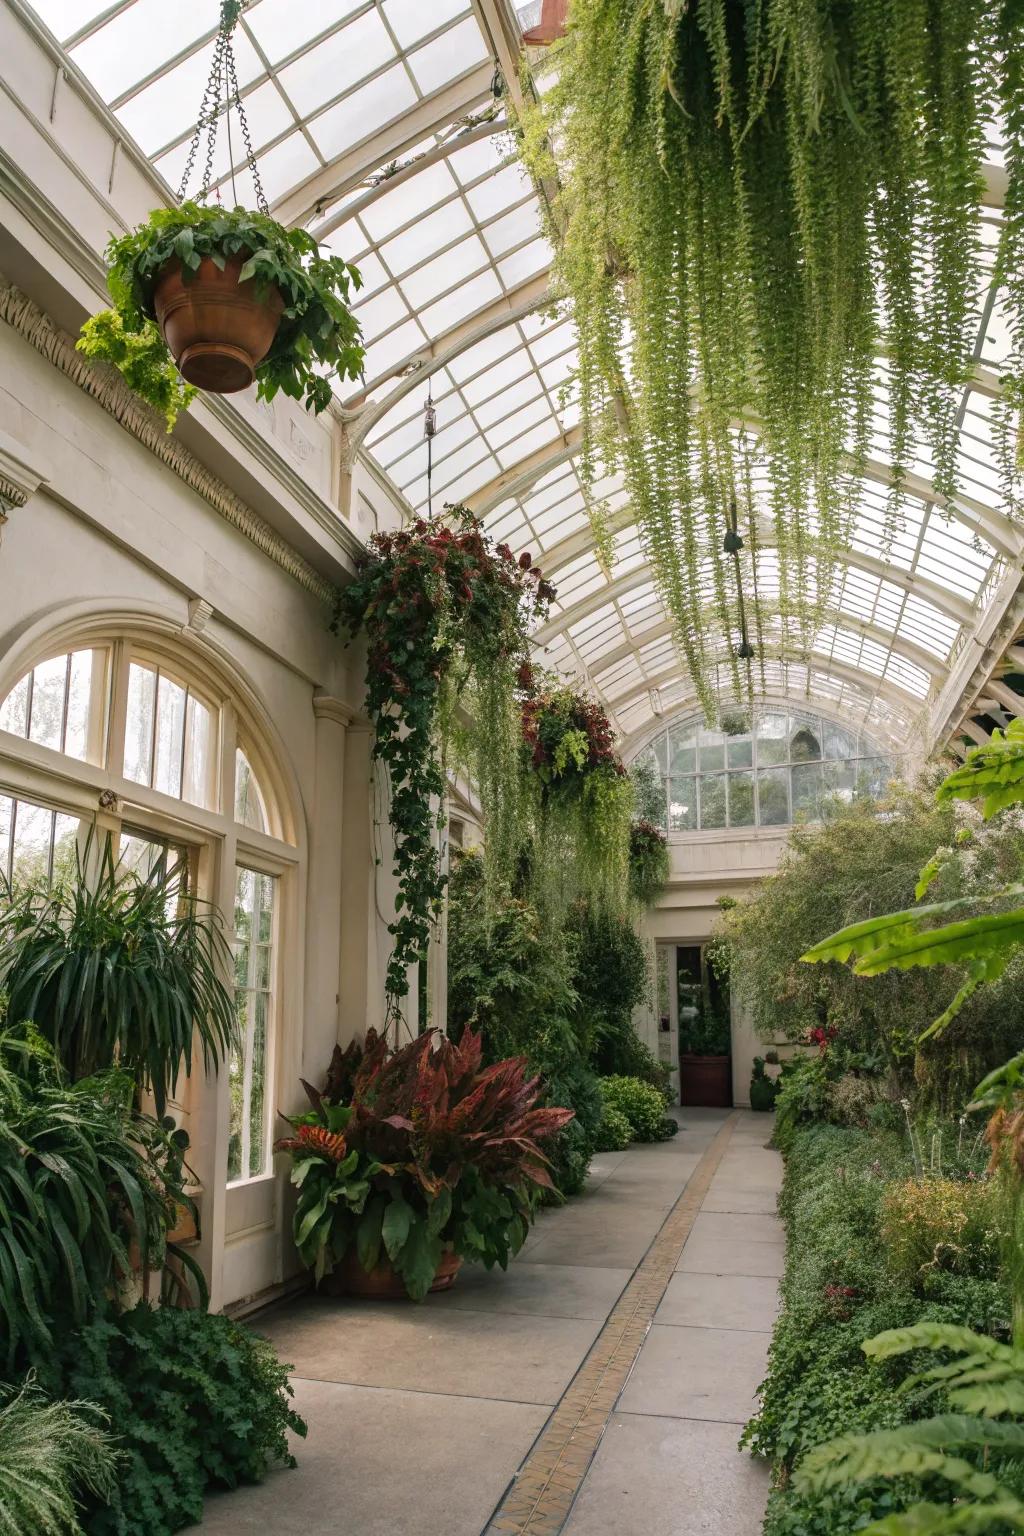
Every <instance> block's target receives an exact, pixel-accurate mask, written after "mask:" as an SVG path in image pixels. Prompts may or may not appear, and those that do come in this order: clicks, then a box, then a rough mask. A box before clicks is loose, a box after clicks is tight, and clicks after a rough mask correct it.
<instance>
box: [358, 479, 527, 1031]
mask: <svg viewBox="0 0 1024 1536" xmlns="http://www.w3.org/2000/svg"><path fill="white" fill-rule="evenodd" d="M553 596H554V588H553V587H552V586H551V585H550V583H549V582H547V581H546V580H545V579H544V576H543V574H542V572H541V571H540V570H539V569H538V568H537V567H536V566H535V565H533V564H532V562H531V558H530V556H529V554H527V553H524V554H522V555H520V557H519V559H518V560H516V558H515V556H514V555H513V553H512V551H511V549H509V547H508V545H507V544H498V545H495V543H494V541H493V540H492V539H491V538H490V537H489V536H488V535H487V534H486V533H485V532H484V530H483V528H482V527H481V525H480V523H479V522H478V521H477V519H476V518H475V517H474V516H473V514H472V513H471V512H470V511H468V510H467V509H466V508H465V507H461V506H452V507H447V508H446V509H445V511H444V512H443V513H442V514H441V515H440V516H439V517H437V518H435V519H434V520H433V521H432V522H427V521H425V520H424V519H422V518H417V519H416V521H415V522H414V523H412V524H411V525H410V526H409V527H408V528H405V529H402V530H400V531H399V532H397V533H380V534H375V535H374V537H373V538H372V539H371V540H370V548H369V553H368V554H367V556H366V558H365V559H364V560H363V562H362V564H361V566H360V569H359V572H358V574H357V576H356V578H355V580H354V581H353V582H352V583H351V585H350V586H348V587H347V588H346V589H345V590H344V592H343V593H342V594H341V597H340V598H339V602H338V606H337V610H336V614H335V628H336V630H339V631H341V632H343V633H345V634H346V635H348V636H349V637H350V638H352V637H354V636H356V635H357V634H359V633H360V632H362V631H365V633H366V639H367V661H366V688H367V709H368V712H369V714H370V717H371V719H372V720H373V724H374V732H375V734H374V746H373V754H374V758H375V759H376V761H377V762H379V763H381V764H382V765H383V766H384V768H385V769H386V771H387V774H388V777H389V780H390V809H389V816H390V821H391V827H392V831H393V833H394V845H395V853H394V867H395V872H396V874H397V876H398V900H397V912H396V916H395V919H394V921H393V922H392V923H391V924H390V927H389V931H390V933H391V934H392V936H393V938H394V941H395V942H394V948H393V950H392V953H391V958H390V960H389V962H388V970H387V978H386V992H387V999H388V1010H389V1017H391V1016H394V1015H395V1014H397V1013H398V1012H400V1008H401V1000H402V998H403V997H405V996H406V994H407V992H408V989H409V982H408V967H409V966H410V965H411V964H412V963H413V962H414V961H416V960H418V959H419V958H420V956H421V955H422V954H423V952H424V951H425V950H426V947H427V943H428V941H429V937H430V930H431V923H432V921H433V919H434V918H435V916H436V915H437V914H438V912H439V911H440V907H441V902H442V898H443V896H444V888H445V878H444V875H443V872H442V868H441V860H440V856H439V851H438V848H437V846H436V838H435V836H434V832H435V828H436V825H437V811H436V809H435V807H436V806H437V803H438V801H439V800H440V799H441V797H443V795H444V793H445V787H446V773H445V770H446V766H447V764H446V754H447V750H448V747H449V745H450V744H452V743H453V741H454V738H455V736H456V734H458V735H459V737H460V741H461V752H462V755H463V757H464V759H465V766H466V767H467V769H468V771H469V773H470V775H471V777H472V779H473V781H474V783H475V785H476V787H477V790H478V792H479V794H480V797H481V802H482V805H483V809H484V815H485V818H486V821H487V827H488V850H489V854H490V858H489V861H488V862H489V865H490V866H491V867H492V868H493V869H494V870H495V871H496V873H503V872H504V871H505V866H506V864H507V861H508V859H510V858H511V857H512V850H514V849H515V848H516V847H517V846H518V832H517V821H518V817H517V807H518V787H519V781H520V764H519V717H518V708H517V702H516V700H517V689H518V686H519V680H520V676H521V673H522V669H523V668H524V666H527V665H528V664H527V662H526V655H527V649H528V644H529V639H528V636H529V626H530V624H531V623H534V622H537V621H538V620H542V619H543V618H544V616H545V614H546V613H547V607H548V604H549V602H550V601H551V599H552V597H553ZM465 701H469V702H470V704H471V708H470V710H469V711H462V710H461V705H462V704H463V702H465ZM460 713H463V714H465V713H469V714H471V720H470V723H469V725H468V727H467V726H466V725H465V721H463V723H462V725H461V726H460V728H459V730H458V732H456V725H457V721H458V717H459V715H460Z"/></svg>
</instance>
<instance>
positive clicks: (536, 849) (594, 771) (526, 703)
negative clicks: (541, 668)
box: [522, 669, 634, 915]
mask: <svg viewBox="0 0 1024 1536" xmlns="http://www.w3.org/2000/svg"><path fill="white" fill-rule="evenodd" d="M522 681H523V683H524V684H525V685H526V686H525V689H524V691H525V694H526V696H525V698H524V700H523V705H522V719H523V749H522V750H523V761H524V764H525V767H526V770H527V779H528V785H529V802H530V804H531V805H532V809H533V820H534V828H533V842H532V850H531V859H532V864H533V873H534V884H535V889H536V893H537V896H538V899H539V901H540V903H541V905H542V907H547V908H552V909H556V910H557V909H559V908H561V909H562V910H563V911H564V910H565V908H566V907H567V906H568V905H569V904H570V903H571V902H572V901H574V900H582V901H584V902H586V903H587V904H588V905H589V906H590V908H591V909H592V910H593V911H594V912H595V913H597V914H601V915H616V914H621V913H622V912H624V911H625V908H626V904H627V900H628V890H629V854H630V822H631V818H632V814H633V804H634V789H633V783H632V780H631V779H630V778H629V775H628V774H627V773H626V770H625V768H624V767H623V765H622V761H621V759H620V757H619V755H618V753H617V752H616V750H615V737H614V732H613V730H612V724H611V721H610V720H609V719H608V716H607V714H606V713H605V711H604V709H603V708H602V706H601V705H600V704H598V703H597V701H596V700H595V699H591V698H588V697H587V695H586V694H583V693H581V692H579V690H578V689H576V688H574V687H573V686H572V685H571V684H568V683H562V682H560V681H559V680H558V679H557V678H556V677H554V676H552V675H549V674H545V673H539V672H536V671H534V670H533V669H531V671H530V674H529V676H528V677H524V678H523V679H522Z"/></svg>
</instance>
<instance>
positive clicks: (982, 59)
mask: <svg viewBox="0 0 1024 1536" xmlns="http://www.w3.org/2000/svg"><path fill="white" fill-rule="evenodd" d="M1022 57H1024V7H1021V6H1020V5H1019V4H1014V3H1008V0H746V3H744V4H742V5H741V4H737V3H736V0H700V3H696V4H682V3H680V0H573V3H572V6H571V8H570V13H569V29H568V34H567V37H566V39H565V41H564V43H563V44H561V45H560V47H559V49H558V54H557V70H556V71H555V74H556V78H555V80H554V84H553V85H552V84H550V81H545V88H546V89H545V95H544V97H543V107H542V108H539V109H538V110H537V111H536V112H534V113H528V114H527V116H526V117H525V119H524V120H523V121H522V123H521V124H520V131H521V143H522V147H523V152H524V155H525V158H526V160H527V162H528V163H529V164H530V165H531V167H532V168H533V170H534V171H535V172H536V173H537V174H539V175H541V176H543V177H545V179H546V185H547V186H548V187H550V186H552V185H553V183H554V181H555V179H556V178H558V177H561V179H562V188H563V190H562V192H561V194H560V195H558V196H556V197H555V200H554V205H553V209H552V213H553V225H554V234H555V239H556V258H555V275H556V278H557V281H558V284H559V285H560V287H561V288H562V290H563V291H564V292H565V293H566V294H567V295H568V296H569V297H571V299H572V301H573V310H574V315H575V320H576V324H577V327H578V330H579V342H580V364H579V379H580V388H581V395H582V410H583V426H584V432H585V450H584V463H585V466H590V467H592V466H593V465H594V464H595V463H596V462H597V461H598V459H600V460H601V461H602V462H604V463H605V464H614V465H619V466H621V467H622V468H624V470H625V474H626V478H627V483H628V488H629V492H630V496H631V499H632V503H633V506H634V508H635V511H636V516H637V521H638V525H639V528H640V531H641V535H642V538H643V541H644V544H645V547H646V552H647V555H648V558H649V560H650V562H651V564H652V567H653V571H654V574H655V577H656V581H657V585H658V588H659V591H660V594H661V596H662V599H663V601H664V602H665V604H666V606H667V608H668V611H669V613H670V615H671V617H672V619H673V620H674V622H675V627H676V631H677V634H678V638H679V641H680V644H681V648H682V650H683V651H684V653H685V656H686V660H687V662H688V665H689V669H690V671H691V673H692V675H693V677H694V680H695V683H696V685H697V689H698V693H699V695H700V697H701V699H702V701H703V703H704V705H705V707H706V708H708V709H709V710H710V709H713V704H714V700H713V698H712V685H711V675H712V673H711V659H712V656H713V654H714V650H715V649H717V648H718V647H719V646H720V644H721V640H722V635H721V634H720V635H717V636H716V635H715V634H714V632H713V631H710V632H709V627H708V625H707V622H706V617H705V616H704V615H702V612H701V608H702V605H703V604H704V603H705V602H706V597H705V596H704V594H706V593H707V592H708V589H709V584H710V589H711V590H712V592H713V594H714V605H715V609H716V611H717V615H718V623H719V627H720V629H721V631H722V632H723V633H724V635H725V636H726V637H727V638H728V640H729V641H730V643H731V650H732V654H733V656H734V657H736V656H737V652H738V651H739V647H738V645H737V622H736V616H737V610H738V599H739V590H738V577H737V571H736V569H735V568H731V567H730V564H729V562H728V561H727V560H726V559H725V558H724V554H725V551H724V550H723V542H724V540H725V538H726V535H727V533H728V530H729V526H730V518H731V516H732V507H733V502H734V498H735V500H736V502H738V504H739V505H738V512H739V518H738V523H739V531H740V534H741V535H743V536H744V537H745V540H746V550H745V553H744V557H743V558H744V561H745V563H746V569H747V572H748V573H749V574H750V575H751V576H754V575H756V572H755V571H754V570H753V554H752V549H751V544H752V542H753V541H756V530H755V528H754V526H753V525H754V521H755V520H754V517H753V510H754V509H753V506H752V505H751V504H750V497H749V490H750V479H749V475H748V472H747V459H748V455H749V453H750V451H751V446H752V443H751V440H748V441H747V442H746V443H744V441H743V433H742V431H741V424H745V426H746V428H747V430H748V433H752V434H754V435H755V436H756V439H757V454H758V456H759V457H761V456H763V459H764V463H765V470H766V486H767V502H768V508H767V510H768V511H769V513H770V517H771V519H772V521H773V522H774V532H773V541H774V542H775V543H776V544H777V546H778V556H779V575H778V587H779V602H780V607H781V609H782V610H783V611H784V612H785V613H788V614H790V615H792V625H793V631H792V633H794V634H795V636H796V638H797V640H798V641H799V643H800V644H801V645H802V646H804V647H808V646H809V645H810V642H811V639H812V637H813V634H814V631H815V629H816V627H817V625H818V623H819V622H820V619H821V615H822V613H823V611H824V609H825V607H826V605H827V602H828V598H829V587H830V584H831V572H832V567H833V563H834V561H835V558H836V555H837V553H838V552H839V551H840V550H841V549H842V548H843V547H844V545H845V544H846V543H847V541H848V538H849V533H850V518H851V510H852V505H853V496H854V494H855V489H856V484H857V479H858V475H859V473H860V472H861V470H862V469H863V465H864V459H865V457H866V455H867V453H868V449H869V446H873V444H874V443H877V441H878V439H879V438H881V439H882V440H883V441H884V446H885V451H886V454H887V457H888V458H889V460H890V461H891V464H892V492H891V496H890V501H889V516H888V526H887V529H886V533H885V540H886V541H889V540H891V539H892V537H893V536H894V534H895V532H896V530H897V528H898V526H899V518H900V501H901V495H902V494H903V490H904V485H905V479H906V475H907V473H908V471H909V470H910V468H911V466H912V464H913V463H914V461H915V459H916V458H917V456H918V453H919V451H921V450H923V451H924V452H925V453H926V454H927V455H928V456H930V457H931V459H932V461H933V463H934V472H933V479H934V483H935V488H936V490H937V491H938V492H939V493H940V495H949V494H951V493H952V492H953V490H954V486H955V480H956V462H955V460H956V441H957V409H958V404H959V400H960V396H961V391H962V389H963V386H964V385H965V383H966V381H967V379H968V377H969V375H970V371H971V367H972V362H973V359H972V351H971V349H972V346H973V342H974V338H975V336H976V334H977V330H978V321H979V299H980V297H981V295H980V293H979V285H978V277H979V271H980V270H982V262H981V254H982V223H981V218H980V205H981V196H982V191H983V183H982V176H981V163H982V158H983V146H984V139H985V133H986V125H987V124H990V123H991V122H992V121H993V120H998V121H999V122H1000V131H1003V132H1005V133H1006V135H1007V136H1008V145H1007V153H1006V167H1007V175H1008V186H1007V191H1006V198H1005V208H1006V213H1005V219H1004V235H1003V243H1002V247H1001V249H1000V252H999V256H998V270H999V272H1000V274H1001V276H1002V278H1003V280H1004V282H1005V284H1006V291H1007V294H1008V297H1009V325H1010V330H1011V333H1012V336H1013V338H1014V343H1015V352H1014V356H1013V359H1012V362H1011V366H1010V368H1009V370H1008V371H1009V377H1008V379H1007V381H1006V384H1005V387H1004V398H1003V405H1002V409H1001V412H1000V413H999V420H1000V422H1001V427H1000V431H1001V436H1002V444H1001V449H1000V460H1001V463H1002V466H1003V471H1004V480H1005V489H1006V491H1007V494H1008V498H1009V500H1010V502H1011V505H1012V506H1013V507H1016V484H1017V468H1018V466H1017V464H1016V461H1015V457H1014V451H1013V438H1014V430H1015V423H1014V421H1013V420H1012V419H1011V418H1012V417H1013V416H1014V415H1015V414H1016V412H1017V411H1018V409H1019V406H1020V404H1021V398H1022V390H1021V385H1020V382H1019V381H1020V378H1021V377H1022V376H1024V370H1022V367H1021V362H1022V342H1024V279H1022V278H1021V275H1020V274H1021V273H1022V272H1024V261H1022V255H1024V190H1022V189H1024V171H1022V165H1024V162H1022V144H1024V139H1022V129H1024V75H1022V70H1024V66H1022V64H1021V58H1022ZM548 86H550V88H548ZM551 143H554V144H556V145H557V146H558V164H557V166H556V164H555V162H554V160H553V158H552V154H551V150H550V148H549V146H550V144H551ZM880 383H882V384H884V386H885V390H886V394H887V404H885V405H884V406H883V408H882V410H880V411H879V410H878V409H877V408H876V405H875V400H874V395H875V393H876V392H877V390H878V388H879V384H880ZM876 451H877V450H876ZM744 586H745V587H746V586H747V581H746V579H745V578H744ZM748 596H749V588H748ZM755 608H756V595H755ZM758 635H759V636H760V624H759V623H758ZM735 681H736V679H734V682H735ZM747 683H748V686H749V685H750V678H749V674H748V678H747Z"/></svg>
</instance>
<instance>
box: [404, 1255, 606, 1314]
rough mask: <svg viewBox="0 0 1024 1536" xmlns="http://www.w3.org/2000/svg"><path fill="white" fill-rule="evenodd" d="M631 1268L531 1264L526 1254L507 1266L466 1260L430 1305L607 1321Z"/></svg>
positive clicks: (443, 1307) (432, 1299) (431, 1306)
mask: <svg viewBox="0 0 1024 1536" xmlns="http://www.w3.org/2000/svg"><path fill="white" fill-rule="evenodd" d="M632 1273H633V1271H632V1269H631V1268H624V1269H606V1268H601V1267H600V1266H598V1265H596V1264H594V1265H583V1264H581V1265H571V1264H532V1263H530V1262H528V1260H526V1259H524V1258H522V1257H520V1258H519V1259H518V1260H517V1261H516V1262H515V1263H513V1264H512V1265H510V1267H509V1269H508V1270H507V1271H505V1272H502V1270H500V1269H491V1270H487V1269H482V1268H480V1267H479V1266H478V1265H475V1264H474V1265H472V1266H467V1265H464V1266H463V1267H462V1269H461V1270H460V1271H459V1278H458V1280H457V1281H456V1283H455V1285H454V1286H453V1288H452V1289H451V1290H450V1291H448V1292H446V1293H445V1294H444V1295H438V1296H428V1297H427V1301H426V1305H427V1307H429V1308H431V1309H434V1308H436V1309H438V1310H445V1311H450V1312H458V1311H468V1312H521V1313H524V1314H526V1315H527V1316H533V1317H537V1316H539V1317H575V1318H589V1319H591V1320H593V1321H595V1322H600V1323H603V1322H604V1320H605V1318H606V1317H607V1316H608V1313H609V1312H610V1311H611V1309H612V1307H613V1306H614V1305H615V1303H616V1301H618V1299H619V1296H620V1294H621V1293H622V1289H623V1287H624V1286H625V1284H626V1282H627V1280H628V1279H629V1277H630V1275H631V1274H632Z"/></svg>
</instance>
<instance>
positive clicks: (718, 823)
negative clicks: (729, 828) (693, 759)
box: [700, 773, 725, 831]
mask: <svg viewBox="0 0 1024 1536" xmlns="http://www.w3.org/2000/svg"><path fill="white" fill-rule="evenodd" d="M700 825H701V830H702V831H707V830H708V829H709V828H716V827H724V826H725V774H724V773H716V774H712V775H711V776H710V777H702V778H701V781H700Z"/></svg>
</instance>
